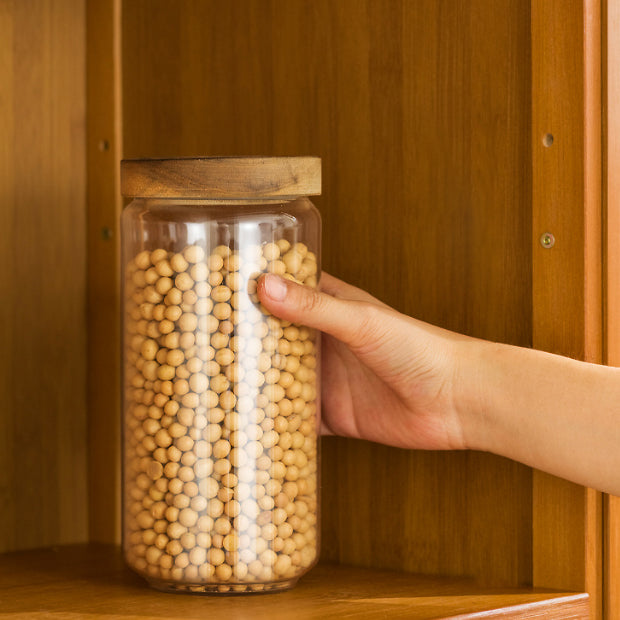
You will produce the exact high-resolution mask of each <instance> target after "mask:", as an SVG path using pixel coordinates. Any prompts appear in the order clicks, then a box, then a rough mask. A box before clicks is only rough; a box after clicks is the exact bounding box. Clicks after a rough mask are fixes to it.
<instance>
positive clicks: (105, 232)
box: [101, 226, 114, 241]
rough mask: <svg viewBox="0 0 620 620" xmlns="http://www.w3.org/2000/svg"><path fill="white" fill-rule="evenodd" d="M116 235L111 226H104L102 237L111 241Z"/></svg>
mask: <svg viewBox="0 0 620 620" xmlns="http://www.w3.org/2000/svg"><path fill="white" fill-rule="evenodd" d="M113 236H114V231H113V230H112V229H111V228H110V227H109V226H104V227H103V228H102V229H101V238H102V239H103V240H104V241H109V240H110V239H112V237H113Z"/></svg>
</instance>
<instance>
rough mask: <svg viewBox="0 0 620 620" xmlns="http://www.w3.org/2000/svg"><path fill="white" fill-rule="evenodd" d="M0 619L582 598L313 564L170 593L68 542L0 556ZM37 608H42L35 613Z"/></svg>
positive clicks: (518, 609)
mask: <svg viewBox="0 0 620 620" xmlns="http://www.w3.org/2000/svg"><path fill="white" fill-rule="evenodd" d="M0 597H1V598H2V599H3V605H2V609H0V620H56V619H58V620H68V619H69V620H73V619H75V620H78V619H80V618H89V619H91V620H97V619H101V620H104V619H105V620H109V619H110V618H122V619H123V620H156V619H159V618H168V619H169V620H180V619H182V618H184V619H188V620H189V619H192V618H195V619H199V618H205V615H207V614H206V613H205V609H207V608H208V617H213V618H236V619H239V620H241V619H245V620H288V619H289V618H291V617H294V618H298V619H299V620H340V619H341V618H349V619H352V620H353V619H359V620H362V619H363V620H375V619H376V620H379V619H385V618H392V619H403V620H404V619H407V620H433V619H437V618H454V619H455V620H456V619H457V618H458V619H460V620H467V619H471V620H473V619H474V618H478V619H480V618H485V619H490V618H503V619H504V620H507V619H517V618H518V619H523V620H525V618H528V619H529V620H534V619H537V618H538V619H542V618H545V619H546V620H553V619H557V620H578V619H579V620H584V619H585V618H587V617H588V597H587V594H575V593H570V592H558V591H545V590H541V589H532V588H502V589H499V588H496V589H488V588H483V587H480V586H479V585H477V584H475V583H474V582H473V580H472V579H468V578H463V577H460V578H447V577H428V576H423V575H408V574H406V573H402V572H401V573H397V572H393V571H378V570H368V569H361V568H353V567H351V566H333V565H324V564H319V565H318V566H317V567H316V568H314V569H313V570H312V571H311V572H310V573H309V574H308V575H306V576H305V577H303V578H302V579H301V580H300V581H299V583H298V584H297V586H296V587H295V588H293V589H292V590H290V591H288V592H282V593H280V594H277V595H273V594H272V595H265V596H251V595H250V596H234V597H210V598H209V599H208V600H207V599H205V597H204V596H191V595H189V596H187V595H185V596H170V594H166V593H162V592H156V591H154V590H152V589H150V588H149V587H148V586H147V585H146V583H145V582H144V581H143V580H142V579H141V578H140V577H138V576H137V575H135V574H133V573H131V572H130V571H129V569H127V568H126V567H124V566H123V561H122V557H121V553H120V550H119V549H116V548H113V547H107V546H102V545H91V546H88V547H87V546H84V545H81V546H73V547H63V548H59V549H54V550H49V549H44V550H39V551H35V552H21V553H12V554H5V555H3V556H0ZM41 610H45V611H41Z"/></svg>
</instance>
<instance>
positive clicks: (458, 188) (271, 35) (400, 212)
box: [123, 0, 532, 585]
mask: <svg viewBox="0 0 620 620" xmlns="http://www.w3.org/2000/svg"><path fill="white" fill-rule="evenodd" d="M529 35H530V19H529V2H526V1H524V0H509V1H507V2H501V3H497V2H494V1H493V0H472V1H470V2H467V3H462V2H436V1H435V0H421V1H419V2H415V3H414V2H407V1H397V0H381V1H377V0H373V1H360V0H340V1H339V2H331V1H328V0H315V1H309V0H295V1H290V0H286V1H284V0H271V1H269V2H267V1H264V0H262V1H255V0H242V1H240V2H235V3H220V2H209V3H205V2H198V1H196V0H182V1H180V2H176V3H174V4H172V3H170V2H166V1H163V0H148V1H147V0H136V1H132V2H126V3H124V6H123V118H124V122H123V135H124V145H123V148H124V153H125V156H126V157H144V156H150V157H153V156H162V157H163V156H175V155H231V154H244V155H299V154H308V155H318V156H320V157H322V160H323V181H324V182H323V187H324V195H323V196H322V197H320V198H319V197H317V199H316V200H315V202H316V204H317V205H318V206H319V208H320V209H321V212H322V215H323V222H324V259H325V260H324V264H325V266H326V269H328V270H329V271H332V272H333V273H335V274H336V275H338V276H341V277H343V278H345V279H347V280H349V281H351V282H353V283H355V284H357V285H359V286H362V287H364V288H366V289H368V290H370V291H371V292H372V293H374V294H375V295H378V296H379V297H381V298H382V299H384V300H385V301H387V302H388V303H390V304H392V305H394V306H396V307H397V308H399V309H400V310H402V311H404V312H407V313H410V314H414V315H416V316H418V317H420V318H422V319H425V320H428V321H432V322H435V323H438V324H440V325H443V326H445V327H448V328H451V329H456V330H459V331H463V332H466V333H469V334H473V335H476V336H481V337H485V338H491V339H496V340H502V341H505V342H510V343H515V344H520V345H530V344H531V325H532V324H531V317H532V312H531V246H530V234H531V212H530V191H531V169H530V166H529V157H530V130H529V127H530V118H531V117H530V114H531V107H530V99H529V97H530V62H529V58H530V56H529V44H530V39H529ZM324 456H325V458H324V467H323V480H324V495H323V502H324V503H323V505H324V510H323V519H324V528H325V533H324V545H323V555H324V557H326V558H328V559H331V560H337V561H341V562H353V563H356V564H361V565H375V566H383V567H393V568H404V569H407V570H418V571H425V572H431V573H444V574H469V575H475V576H476V577H478V578H479V579H481V580H482V581H485V582H488V583H498V584H511V585H518V584H523V583H527V582H529V581H530V580H531V566H532V564H531V551H532V548H531V472H530V470H529V469H527V468H525V467H522V466H520V465H518V464H515V463H511V462H509V461H505V460H502V459H498V458H495V457H491V456H489V455H480V454H436V453H405V452H400V451H397V450H390V449H387V448H384V447H380V446H374V445H369V444H362V443H356V442H350V441H345V440H329V441H327V442H326V445H325V451H324Z"/></svg>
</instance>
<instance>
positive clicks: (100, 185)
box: [86, 0, 122, 542]
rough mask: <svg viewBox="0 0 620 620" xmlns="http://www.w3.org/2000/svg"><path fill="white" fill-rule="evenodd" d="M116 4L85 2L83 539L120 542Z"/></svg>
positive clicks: (115, 1)
mask: <svg viewBox="0 0 620 620" xmlns="http://www.w3.org/2000/svg"><path fill="white" fill-rule="evenodd" d="M120 10H121V3H120V0H94V1H92V2H88V3H87V11H86V25H87V33H88V49H87V57H86V58H87V70H88V81H87V94H88V97H87V100H88V133H87V144H86V147H87V154H88V200H87V212H88V221H87V241H88V315H87V321H88V336H89V338H88V376H87V390H88V414H89V425H88V437H87V440H88V446H89V478H88V481H89V495H88V506H89V540H91V541H104V542H106V541H107V542H110V541H115V540H120V515H121V505H120V492H119V487H120V420H121V415H120V402H121V395H120V384H121V381H120V360H121V347H120V316H121V315H120V299H119V295H120V212H121V208H122V202H121V194H120V160H121V157H122V150H121V149H122V140H121V137H120V136H121V116H120V114H121V110H120V97H121V85H120V81H119V75H120Z"/></svg>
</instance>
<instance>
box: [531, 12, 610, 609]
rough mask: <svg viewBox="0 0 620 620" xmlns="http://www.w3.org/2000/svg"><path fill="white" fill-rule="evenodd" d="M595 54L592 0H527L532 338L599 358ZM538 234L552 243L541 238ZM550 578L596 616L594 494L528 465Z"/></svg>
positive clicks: (597, 506)
mask: <svg viewBox="0 0 620 620" xmlns="http://www.w3.org/2000/svg"><path fill="white" fill-rule="evenodd" d="M600 62H601V60H600V4H599V2H598V1H597V0H586V1H585V2H582V1H581V0H574V1H571V2H564V1H562V0H550V1H549V2H533V3H532V110H533V112H532V164H533V185H532V200H533V229H532V230H533V242H532V245H533V256H534V271H533V274H534V275H533V301H534V304H533V308H534V313H533V314H534V323H533V334H534V346H535V347H536V348H539V349H544V350H547V351H552V352H556V353H561V354H563V355H568V356H570V357H574V358H577V359H584V360H587V361H590V362H599V363H600V362H602V345H603V339H602V316H603V314H602V262H601V261H602V236H601V235H602V231H601V222H602V212H601V161H600V157H601V116H600V114H601V100H600V92H601V91H600V87H601V82H600ZM546 135H552V136H553V143H552V144H551V145H550V141H549V140H545V139H544V138H545V136H546ZM543 233H552V234H553V235H554V237H555V245H553V247H551V248H547V249H545V248H544V247H543V246H542V245H541V243H540V241H539V240H540V238H541V235H543ZM560 309H561V311H560ZM559 583H561V584H562V586H563V587H569V588H574V589H586V590H587V591H588V592H589V593H590V596H591V601H592V608H591V613H592V617H601V614H602V499H601V496H600V494H599V493H596V492H594V491H592V490H588V489H584V488H582V487H578V486H576V485H573V484H570V483H567V482H564V481H561V480H557V479H555V478H553V477H551V476H548V475H546V474H542V473H540V472H535V475H534V584H535V585H540V586H545V587H554V586H555V585H556V584H559Z"/></svg>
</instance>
